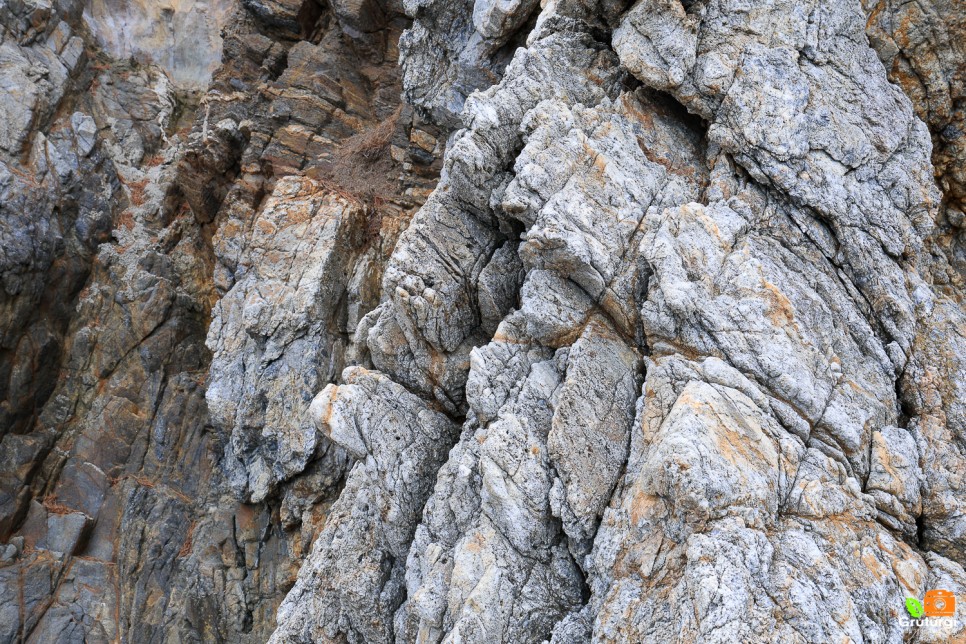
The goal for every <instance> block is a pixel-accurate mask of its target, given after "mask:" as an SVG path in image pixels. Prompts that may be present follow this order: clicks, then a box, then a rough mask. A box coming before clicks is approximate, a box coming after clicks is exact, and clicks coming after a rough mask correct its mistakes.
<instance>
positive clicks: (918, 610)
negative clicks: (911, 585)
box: [906, 597, 925, 619]
mask: <svg viewBox="0 0 966 644" xmlns="http://www.w3.org/2000/svg"><path fill="white" fill-rule="evenodd" d="M906 610H907V611H909V614H910V615H912V616H913V617H914V618H915V619H919V618H920V617H922V614H923V613H924V612H925V611H924V610H923V609H922V602H920V601H919V600H918V599H916V598H915V597H906Z"/></svg>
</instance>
